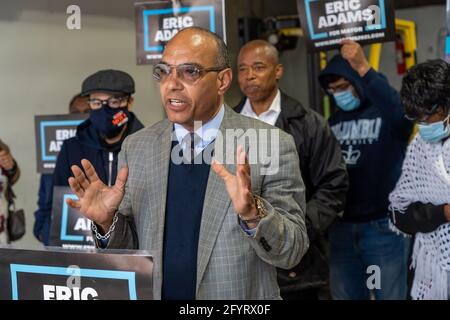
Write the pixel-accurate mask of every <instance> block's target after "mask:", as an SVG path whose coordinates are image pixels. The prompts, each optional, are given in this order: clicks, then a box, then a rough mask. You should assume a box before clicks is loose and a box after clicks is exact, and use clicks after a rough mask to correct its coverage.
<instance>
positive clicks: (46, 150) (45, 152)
mask: <svg viewBox="0 0 450 320" xmlns="http://www.w3.org/2000/svg"><path fill="white" fill-rule="evenodd" d="M87 117H88V115H86V114H67V115H66V114H65V115H45V116H35V117H34V125H35V135H36V155H37V156H36V160H37V172H39V173H53V170H54V169H55V165H56V158H57V156H58V153H59V151H60V150H61V146H62V144H63V142H64V140H66V139H68V138H71V137H73V136H75V134H76V131H77V126H78V125H79V124H80V123H81V122H83V121H84V120H86V119H87Z"/></svg>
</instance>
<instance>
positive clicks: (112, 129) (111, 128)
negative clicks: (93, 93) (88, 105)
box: [89, 106, 130, 139]
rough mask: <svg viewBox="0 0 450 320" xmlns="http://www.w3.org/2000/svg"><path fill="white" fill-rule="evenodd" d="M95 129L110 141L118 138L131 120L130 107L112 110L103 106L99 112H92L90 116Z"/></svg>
mask: <svg viewBox="0 0 450 320" xmlns="http://www.w3.org/2000/svg"><path fill="white" fill-rule="evenodd" d="M89 119H90V120H91V122H92V124H93V125H94V127H95V128H96V129H97V130H98V131H99V132H100V133H102V134H104V135H105V136H106V137H107V138H108V139H111V138H114V137H116V136H117V135H118V134H119V133H120V132H121V131H122V129H123V127H124V125H125V124H126V123H127V122H128V120H129V119H130V112H129V111H128V107H122V108H111V107H110V106H103V107H101V108H100V109H97V110H91V113H90V115H89Z"/></svg>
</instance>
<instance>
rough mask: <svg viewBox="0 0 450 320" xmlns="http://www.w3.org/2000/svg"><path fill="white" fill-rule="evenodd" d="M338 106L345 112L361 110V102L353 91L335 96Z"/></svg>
mask: <svg viewBox="0 0 450 320" xmlns="http://www.w3.org/2000/svg"><path fill="white" fill-rule="evenodd" d="M333 97H334V100H335V101H336V104H337V106H338V107H339V108H340V109H342V110H344V111H352V110H355V109H357V108H359V106H360V104H361V100H360V99H359V98H357V97H355V96H354V95H353V93H352V90H351V89H350V90H346V91H342V92H337V93H335V94H334V95H333Z"/></svg>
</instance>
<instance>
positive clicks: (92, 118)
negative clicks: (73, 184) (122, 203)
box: [53, 70, 143, 186]
mask: <svg viewBox="0 0 450 320" xmlns="http://www.w3.org/2000/svg"><path fill="white" fill-rule="evenodd" d="M134 92H135V91H134V80H133V78H132V77H131V76H130V75H129V74H127V73H125V72H123V71H118V70H102V71H98V72H96V73H94V74H93V75H91V76H89V77H88V78H86V79H85V80H84V82H83V84H82V91H81V95H82V96H86V97H88V98H89V99H88V102H89V107H90V109H91V111H90V115H89V118H88V119H87V120H86V121H84V122H82V123H81V124H80V125H79V126H78V127H77V133H76V136H75V137H73V138H70V139H67V140H65V141H64V143H63V145H62V147H61V151H60V152H59V155H58V159H57V161H56V167H55V171H54V179H53V182H54V185H55V186H68V185H69V184H68V182H67V180H68V178H69V177H71V176H72V172H71V171H70V167H71V166H72V165H78V166H80V165H81V159H88V160H89V161H90V162H91V163H92V164H93V166H94V167H95V170H96V171H97V173H98V176H99V177H100V179H101V180H102V181H103V182H104V183H105V184H108V185H112V184H113V183H114V181H115V180H116V175H117V159H118V154H119V152H120V149H121V147H122V142H123V141H124V139H125V138H126V137H127V136H128V135H130V134H132V133H134V132H136V131H138V130H140V129H142V128H143V125H142V123H141V122H140V121H139V120H138V119H137V118H136V116H135V115H134V114H133V113H132V112H131V107H132V105H133V102H134V99H133V97H132V94H133V93H134Z"/></svg>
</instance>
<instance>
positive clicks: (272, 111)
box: [241, 90, 281, 125]
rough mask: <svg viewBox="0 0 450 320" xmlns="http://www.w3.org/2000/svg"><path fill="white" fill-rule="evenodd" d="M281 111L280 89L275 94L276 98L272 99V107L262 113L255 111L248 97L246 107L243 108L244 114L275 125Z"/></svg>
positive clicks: (242, 112)
mask: <svg viewBox="0 0 450 320" xmlns="http://www.w3.org/2000/svg"><path fill="white" fill-rule="evenodd" d="M280 112H281V94H280V90H278V92H277V95H276V96H275V98H274V99H273V101H272V104H271V105H270V108H269V109H267V110H266V111H264V112H263V113H260V114H259V116H258V115H257V114H256V113H255V111H253V108H252V105H251V103H250V100H249V99H248V98H247V99H246V100H245V104H244V107H243V108H242V111H241V114H242V115H243V116H247V117H251V118H255V119H259V120H261V121H264V122H266V123H268V124H271V125H275V122H276V121H277V119H278V116H279V115H280Z"/></svg>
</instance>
